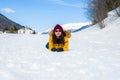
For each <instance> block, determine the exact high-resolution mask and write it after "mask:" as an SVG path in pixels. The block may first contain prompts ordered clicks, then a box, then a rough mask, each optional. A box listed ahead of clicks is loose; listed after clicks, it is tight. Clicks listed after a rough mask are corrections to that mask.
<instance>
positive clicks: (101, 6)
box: [89, 0, 108, 28]
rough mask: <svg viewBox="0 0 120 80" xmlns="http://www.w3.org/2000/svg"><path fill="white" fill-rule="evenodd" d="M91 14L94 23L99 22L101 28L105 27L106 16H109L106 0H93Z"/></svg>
mask: <svg viewBox="0 0 120 80" xmlns="http://www.w3.org/2000/svg"><path fill="white" fill-rule="evenodd" d="M89 7H90V8H89V13H90V14H89V16H90V15H91V17H92V22H93V24H96V23H98V24H99V26H100V28H104V27H105V25H104V20H103V19H104V18H105V17H107V12H108V10H107V8H106V4H105V0H92V1H91V2H90V5H89Z"/></svg>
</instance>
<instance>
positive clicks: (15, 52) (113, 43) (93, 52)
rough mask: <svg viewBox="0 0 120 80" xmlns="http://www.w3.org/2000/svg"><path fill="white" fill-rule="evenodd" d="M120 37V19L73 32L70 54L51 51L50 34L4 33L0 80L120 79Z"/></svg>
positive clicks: (1, 46)
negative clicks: (48, 45)
mask: <svg viewBox="0 0 120 80" xmlns="http://www.w3.org/2000/svg"><path fill="white" fill-rule="evenodd" d="M107 23H109V22H107ZM119 34H120V18H119V17H118V18H116V19H115V20H114V21H112V22H110V23H109V24H107V27H106V28H104V29H102V30H100V29H99V28H98V26H97V25H96V26H93V27H90V28H87V29H85V30H83V31H80V32H77V33H72V37H71V38H70V39H69V51H68V52H51V51H49V50H47V49H46V48H45V45H46V43H47V42H48V38H49V36H48V35H42V34H35V35H32V34H31V35H30V34H0V80H120V35H119Z"/></svg>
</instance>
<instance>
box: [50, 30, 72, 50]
mask: <svg viewBox="0 0 120 80" xmlns="http://www.w3.org/2000/svg"><path fill="white" fill-rule="evenodd" d="M64 32H65V34H66V36H65V37H64V40H65V44H64V45H63V44H54V43H53V40H52V34H53V30H52V31H51V32H50V34H49V35H50V37H49V50H51V49H52V48H63V50H64V51H68V44H69V43H68V38H70V37H71V33H70V32H68V31H66V30H64Z"/></svg>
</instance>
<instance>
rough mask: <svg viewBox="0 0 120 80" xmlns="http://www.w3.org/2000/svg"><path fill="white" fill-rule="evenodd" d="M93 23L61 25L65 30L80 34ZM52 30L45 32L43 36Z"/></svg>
mask: <svg viewBox="0 0 120 80" xmlns="http://www.w3.org/2000/svg"><path fill="white" fill-rule="evenodd" d="M90 24H91V22H84V23H68V24H63V25H61V26H62V27H63V29H65V30H67V31H70V32H78V31H81V30H83V29H86V28H88V27H90ZM50 31H51V29H48V30H45V31H43V32H42V33H41V34H48V33H49V32H50Z"/></svg>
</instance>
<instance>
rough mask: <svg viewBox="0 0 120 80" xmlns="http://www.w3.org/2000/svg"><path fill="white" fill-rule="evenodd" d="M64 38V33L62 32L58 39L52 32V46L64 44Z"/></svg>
mask: <svg viewBox="0 0 120 80" xmlns="http://www.w3.org/2000/svg"><path fill="white" fill-rule="evenodd" d="M65 36H66V34H65V32H63V31H62V34H61V36H60V37H59V39H58V38H57V37H56V35H55V31H53V35H52V40H53V43H54V44H63V45H64V43H65V41H64V37H65Z"/></svg>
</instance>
